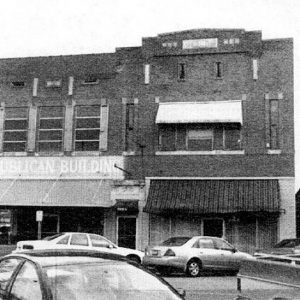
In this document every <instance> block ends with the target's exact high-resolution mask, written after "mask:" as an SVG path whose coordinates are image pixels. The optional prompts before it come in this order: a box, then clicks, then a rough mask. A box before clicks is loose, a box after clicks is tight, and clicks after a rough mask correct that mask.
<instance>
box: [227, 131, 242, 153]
mask: <svg viewBox="0 0 300 300" xmlns="http://www.w3.org/2000/svg"><path fill="white" fill-rule="evenodd" d="M225 149H226V150H240V149H241V131H240V130H239V129H235V128H226V129H225Z"/></svg>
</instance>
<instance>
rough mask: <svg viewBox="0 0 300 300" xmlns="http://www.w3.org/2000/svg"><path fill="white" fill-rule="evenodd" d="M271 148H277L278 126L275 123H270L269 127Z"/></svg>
mask: <svg viewBox="0 0 300 300" xmlns="http://www.w3.org/2000/svg"><path fill="white" fill-rule="evenodd" d="M270 130H271V145H270V147H271V149H278V148H279V147H278V128H277V126H276V125H272V126H271V128H270Z"/></svg>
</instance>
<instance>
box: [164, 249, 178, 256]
mask: <svg viewBox="0 0 300 300" xmlns="http://www.w3.org/2000/svg"><path fill="white" fill-rule="evenodd" d="M164 256H176V255H175V252H174V251H173V250H172V249H168V250H167V251H166V253H165V255H164Z"/></svg>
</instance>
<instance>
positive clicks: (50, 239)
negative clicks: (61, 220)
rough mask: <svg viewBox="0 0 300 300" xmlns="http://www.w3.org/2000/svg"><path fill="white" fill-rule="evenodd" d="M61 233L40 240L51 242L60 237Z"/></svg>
mask: <svg viewBox="0 0 300 300" xmlns="http://www.w3.org/2000/svg"><path fill="white" fill-rule="evenodd" d="M62 235H63V233H58V234H55V235H51V236H46V237H45V238H43V239H42V240H43V241H52V240H54V239H56V238H58V237H60V236H62Z"/></svg>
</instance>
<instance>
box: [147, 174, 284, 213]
mask: <svg viewBox="0 0 300 300" xmlns="http://www.w3.org/2000/svg"><path fill="white" fill-rule="evenodd" d="M279 205H280V194H279V183H278V180H276V179H270V180H268V179H266V180H264V179H257V180H151V183H150V189H149V194H148V198H147V203H146V206H145V207H144V211H145V212H148V213H157V214H158V213H171V212H179V211H182V212H186V213H193V214H209V213H223V214H224V213H236V212H279V211H280V206H279Z"/></svg>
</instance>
